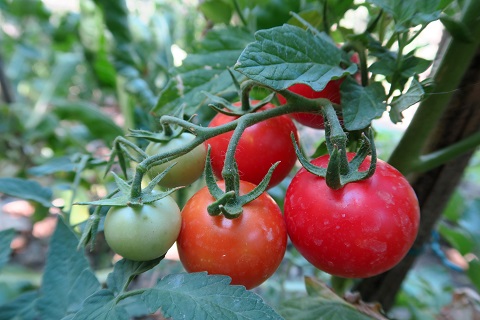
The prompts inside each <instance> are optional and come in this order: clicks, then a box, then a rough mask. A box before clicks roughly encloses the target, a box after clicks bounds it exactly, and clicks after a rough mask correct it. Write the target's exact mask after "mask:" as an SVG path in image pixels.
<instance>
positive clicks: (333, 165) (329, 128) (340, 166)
mask: <svg viewBox="0 0 480 320" xmlns="http://www.w3.org/2000/svg"><path fill="white" fill-rule="evenodd" d="M322 112H323V114H324V117H325V119H326V124H327V125H326V126H325V138H326V145H327V149H328V153H329V154H330V159H329V162H328V166H327V168H326V169H325V168H321V167H317V166H315V165H313V164H311V163H310V162H309V161H308V159H307V158H306V157H305V155H304V154H303V152H302V151H301V150H300V148H299V146H298V144H297V142H296V141H295V139H294V137H293V136H292V142H293V145H294V148H295V153H296V154H297V158H298V160H299V161H300V163H301V164H302V166H303V167H304V168H305V170H307V171H308V172H310V173H312V174H314V175H317V176H320V177H324V178H325V181H326V183H327V185H328V186H329V187H330V188H332V189H335V190H337V189H341V188H343V187H344V186H345V185H346V184H347V183H350V182H355V181H360V180H365V179H368V178H369V177H371V176H372V175H373V174H374V173H375V167H376V163H377V152H376V149H375V142H374V139H373V132H372V130H371V128H369V129H367V132H366V134H365V133H362V140H361V146H360V148H359V150H358V152H357V153H356V155H355V157H354V158H353V159H352V160H351V161H350V162H349V161H348V159H347V142H348V140H347V136H346V134H345V132H344V131H343V129H342V128H341V125H340V122H339V120H338V118H337V117H336V116H335V114H334V112H335V110H334V109H333V107H332V105H331V104H329V105H327V106H325V107H323V108H322ZM369 154H371V162H370V166H369V169H368V170H367V171H359V167H360V164H361V163H362V162H363V160H365V158H366V157H367V156H368V155H369Z"/></svg>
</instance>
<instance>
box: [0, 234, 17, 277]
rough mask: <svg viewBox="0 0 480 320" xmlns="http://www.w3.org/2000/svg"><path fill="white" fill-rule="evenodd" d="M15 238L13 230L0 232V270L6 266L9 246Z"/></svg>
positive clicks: (10, 250) (9, 250) (9, 251)
mask: <svg viewBox="0 0 480 320" xmlns="http://www.w3.org/2000/svg"><path fill="white" fill-rule="evenodd" d="M14 237H15V230H14V229H7V230H2V231H0V269H1V268H2V267H3V266H4V265H6V264H7V262H8V260H9V258H10V253H11V252H12V249H11V248H10V244H11V243H12V240H13V238H14Z"/></svg>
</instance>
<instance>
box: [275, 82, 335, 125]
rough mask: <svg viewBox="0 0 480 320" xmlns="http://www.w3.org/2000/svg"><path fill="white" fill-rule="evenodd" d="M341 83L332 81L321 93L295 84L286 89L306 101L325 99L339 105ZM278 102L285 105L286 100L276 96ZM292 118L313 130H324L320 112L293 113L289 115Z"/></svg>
mask: <svg viewBox="0 0 480 320" xmlns="http://www.w3.org/2000/svg"><path fill="white" fill-rule="evenodd" d="M342 82H343V78H342V79H338V80H332V81H330V82H329V83H327V85H326V86H325V88H324V89H323V90H322V91H314V90H313V89H312V88H311V87H310V86H308V85H306V84H303V83H297V84H294V85H293V86H291V87H290V88H288V90H290V91H292V92H294V93H297V94H299V95H302V96H304V97H305V98H308V99H318V98H326V99H329V100H330V101H331V102H332V103H336V104H340V85H341V84H342ZM278 100H279V101H280V103H281V104H285V103H286V102H287V100H286V99H285V98H284V97H283V96H282V95H278ZM290 116H291V117H292V118H294V119H295V120H297V121H298V122H299V123H301V124H303V125H305V126H308V127H310V128H315V129H324V128H325V124H324V120H323V116H322V113H321V112H320V110H319V111H318V113H313V112H295V113H292V114H291V115H290Z"/></svg>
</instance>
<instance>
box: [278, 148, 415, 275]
mask: <svg viewBox="0 0 480 320" xmlns="http://www.w3.org/2000/svg"><path fill="white" fill-rule="evenodd" d="M348 156H349V158H350V159H351V158H353V154H352V153H350V154H348ZM328 159H329V156H328V155H325V156H321V157H319V158H317V159H315V160H313V161H312V164H314V165H316V166H320V167H324V168H325V167H326V165H327V163H328ZM368 165H369V158H367V159H365V161H364V162H363V163H362V165H361V166H360V170H366V169H367V168H368ZM284 210H285V221H286V224H287V230H288V234H289V236H290V239H291V240H292V242H293V244H294V246H295V247H296V248H297V249H298V251H299V252H300V253H301V254H302V255H303V256H304V257H305V258H306V259H307V260H308V261H309V262H310V263H312V264H313V265H314V266H315V267H317V268H319V269H321V270H323V271H325V272H328V273H330V274H333V275H337V276H341V277H347V278H366V277H371V276H374V275H376V274H379V273H381V272H384V271H386V270H388V269H390V268H392V267H393V266H394V265H396V264H397V263H398V262H399V261H400V260H401V259H402V258H403V257H404V256H405V255H406V254H407V252H408V250H409V249H410V247H411V246H412V244H413V241H414V240H415V237H416V235H417V231H418V226H419V220H420V216H419V206H418V201H417V197H416V195H415V193H414V191H413V189H412V187H411V186H410V185H409V183H408V181H407V180H406V179H405V178H404V177H403V175H402V174H401V173H399V172H398V171H397V170H396V169H395V168H393V167H392V166H390V165H389V164H387V163H386V162H384V161H381V160H378V162H377V168H376V171H375V173H374V175H373V176H372V177H370V178H369V179H366V180H362V181H357V182H352V183H348V184H347V185H345V186H344V187H343V188H341V189H339V190H334V189H330V188H329V187H328V186H327V185H326V183H325V178H322V177H318V176H316V175H313V174H311V173H310V172H308V171H307V170H305V169H304V168H302V169H301V170H300V171H299V172H298V173H297V174H296V175H295V177H294V178H293V180H292V182H291V184H290V185H289V187H288V189H287V193H286V196H285V208H284Z"/></svg>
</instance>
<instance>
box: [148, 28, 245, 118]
mask: <svg viewBox="0 0 480 320" xmlns="http://www.w3.org/2000/svg"><path fill="white" fill-rule="evenodd" d="M252 40H253V37H252V35H251V34H250V33H248V32H247V31H245V30H244V29H241V28H223V29H214V30H213V31H210V32H209V33H208V34H207V36H206V38H205V40H204V41H202V42H201V43H200V44H199V45H197V50H198V51H197V53H194V54H189V55H188V56H187V58H186V59H185V60H184V61H183V64H182V66H180V67H178V68H176V69H174V70H172V77H171V79H170V81H169V82H168V83H167V85H166V87H165V88H164V89H163V90H162V92H160V97H159V99H158V101H157V104H156V106H155V107H154V108H153V109H152V112H154V113H156V114H157V115H164V114H173V113H175V111H176V110H177V109H178V108H179V107H180V106H185V114H186V115H187V116H191V115H193V114H194V113H195V112H196V110H197V109H198V108H199V107H200V106H202V105H203V104H205V102H206V100H207V98H206V96H205V95H204V94H203V93H202V91H207V92H209V93H211V94H214V95H225V94H229V93H231V92H232V91H234V92H236V89H235V88H234V86H233V81H232V78H231V76H230V73H229V72H228V70H227V67H231V66H233V65H234V64H235V62H236V61H237V58H238V56H239V55H240V53H241V52H242V50H243V49H244V48H245V46H246V45H247V44H248V43H249V42H251V41H252ZM235 74H236V76H240V75H239V74H238V73H235Z"/></svg>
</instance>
